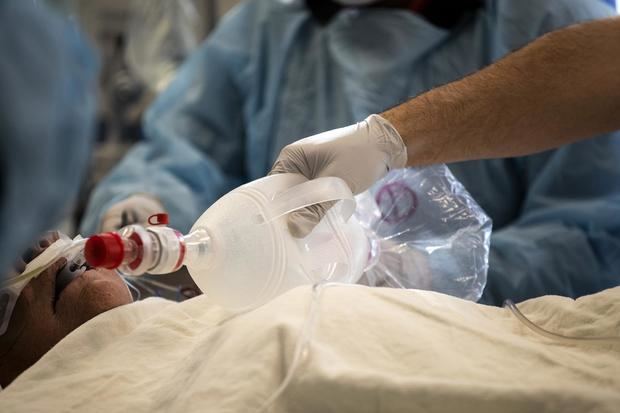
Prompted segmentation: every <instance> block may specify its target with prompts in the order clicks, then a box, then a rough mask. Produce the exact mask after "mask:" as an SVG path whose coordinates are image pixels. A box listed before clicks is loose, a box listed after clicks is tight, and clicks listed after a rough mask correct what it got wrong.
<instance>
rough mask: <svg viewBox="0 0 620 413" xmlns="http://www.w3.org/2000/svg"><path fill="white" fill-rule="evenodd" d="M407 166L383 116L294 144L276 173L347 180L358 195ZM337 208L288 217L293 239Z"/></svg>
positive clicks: (397, 138) (309, 210)
mask: <svg viewBox="0 0 620 413" xmlns="http://www.w3.org/2000/svg"><path fill="white" fill-rule="evenodd" d="M406 164H407V148H406V147H405V144H404V143H403V140H402V138H401V137H400V135H399V133H398V132H397V131H396V129H395V128H394V127H393V126H392V125H391V124H390V123H389V122H388V121H387V120H385V119H383V118H382V117H381V116H379V115H370V116H369V117H368V118H366V119H365V120H364V121H362V122H359V123H357V124H355V125H351V126H347V127H345V128H340V129H334V130H331V131H327V132H323V133H320V134H318V135H314V136H310V137H308V138H305V139H301V140H299V141H297V142H294V143H292V144H290V145H288V146H286V147H285V148H284V149H282V152H280V155H279V156H278V159H277V160H276V162H275V164H274V165H273V168H272V169H271V172H270V173H269V174H270V175H271V174H276V173H298V174H302V175H304V176H305V177H306V178H308V179H315V178H319V177H325V176H335V177H338V178H342V179H343V180H344V181H345V182H346V183H347V184H348V185H349V187H350V188H351V191H352V192H353V193H354V194H359V193H360V192H363V191H365V190H366V189H368V188H369V187H370V186H372V184H374V183H375V182H376V181H377V180H379V179H381V178H382V177H383V176H384V175H385V174H386V173H387V172H388V171H390V170H392V169H398V168H404V167H405V166H406ZM332 204H333V203H331V202H329V203H324V204H319V205H312V206H309V207H307V208H304V209H302V210H299V211H295V212H293V213H291V214H290V215H289V218H288V219H289V221H288V224H289V225H288V226H289V230H290V231H291V234H293V236H295V237H298V238H303V237H305V236H306V235H308V234H309V233H310V232H311V231H312V229H313V228H314V227H315V226H316V224H318V223H319V221H320V220H321V218H322V217H323V215H325V212H326V211H327V209H328V208H329V207H331V205H332Z"/></svg>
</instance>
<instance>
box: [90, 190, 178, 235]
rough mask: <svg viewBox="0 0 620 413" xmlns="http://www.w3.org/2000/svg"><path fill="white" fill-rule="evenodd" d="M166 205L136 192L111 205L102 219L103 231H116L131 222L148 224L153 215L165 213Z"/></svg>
mask: <svg viewBox="0 0 620 413" xmlns="http://www.w3.org/2000/svg"><path fill="white" fill-rule="evenodd" d="M165 212H166V210H165V209H164V206H163V205H162V204H161V202H159V200H157V199H156V198H154V197H152V196H150V195H146V194H136V195H132V196H130V197H129V198H126V199H124V200H122V201H120V202H118V203H116V204H114V205H112V207H110V209H108V210H107V211H106V212H105V213H104V214H103V218H102V219H101V231H102V232H108V231H116V230H117V229H119V228H122V227H124V226H127V225H131V224H141V225H148V219H149V217H150V216H151V215H154V214H159V213H165Z"/></svg>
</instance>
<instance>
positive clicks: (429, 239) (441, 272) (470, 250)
mask: <svg viewBox="0 0 620 413" xmlns="http://www.w3.org/2000/svg"><path fill="white" fill-rule="evenodd" d="M356 201H357V209H356V212H355V217H356V218H357V220H358V221H359V222H360V224H361V225H362V226H363V227H364V229H365V231H366V233H367V236H368V238H369V240H370V242H371V253H370V255H371V257H370V264H369V265H368V266H367V268H366V270H365V272H364V275H363V276H362V279H361V280H360V283H362V284H366V285H370V286H379V287H380V286H385V287H394V288H415V289H423V290H432V291H437V292H441V293H445V294H450V295H453V296H456V297H461V298H465V299H468V300H473V301H477V300H478V299H479V298H480V296H481V295H482V291H483V290H484V286H485V284H486V277H487V269H488V256H489V243H490V235H491V227H492V223H491V219H490V218H489V217H488V216H487V215H486V214H485V212H484V211H483V210H482V208H480V206H479V205H478V204H477V203H476V201H474V199H473V198H472V197H471V195H470V194H469V193H468V192H467V190H466V189H465V188H464V187H463V185H462V184H461V183H460V182H459V181H457V180H456V178H455V177H454V176H453V175H452V173H451V172H450V170H449V169H448V167H447V166H445V165H435V166H430V167H425V168H420V169H416V168H408V169H399V170H395V171H392V172H390V173H389V174H388V175H387V176H386V177H385V178H383V179H382V180H381V181H379V182H377V183H376V184H375V185H374V186H373V187H372V188H371V189H370V190H369V191H366V192H364V193H363V194H360V195H358V196H357V197H356Z"/></svg>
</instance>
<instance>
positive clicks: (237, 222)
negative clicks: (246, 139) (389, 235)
mask: <svg viewBox="0 0 620 413" xmlns="http://www.w3.org/2000/svg"><path fill="white" fill-rule="evenodd" d="M326 201H342V202H339V203H337V204H336V205H335V206H334V207H333V208H331V209H330V211H329V212H328V213H327V214H326V217H325V218H324V219H323V220H322V221H321V223H320V224H319V225H318V226H317V227H316V228H315V230H314V231H313V232H312V233H311V234H310V235H309V236H307V237H306V238H304V239H298V238H295V237H293V236H292V235H291V234H290V233H289V231H288V226H287V220H286V215H287V214H288V213H289V212H292V211H295V210H298V209H300V208H303V207H306V206H308V205H314V204H318V203H321V202H326ZM354 209H355V202H354V201H353V197H352V195H351V191H350V190H349V188H348V187H347V185H346V184H345V183H344V181H342V180H340V179H338V178H331V177H330V178H320V179H315V180H312V181H307V180H306V179H305V178H304V177H303V176H301V175H296V174H279V175H272V176H269V177H265V178H262V179H259V180H257V181H254V182H251V183H249V184H246V185H243V186H241V187H239V188H237V189H236V190H234V191H232V192H230V193H229V194H227V195H225V196H224V197H222V198H221V199H220V200H219V201H217V202H216V203H215V204H214V205H213V206H212V207H211V208H209V209H208V210H207V211H206V212H205V213H204V214H203V215H202V216H201V217H200V218H199V219H198V221H197V222H196V223H195V224H194V226H193V228H192V230H191V231H190V233H189V234H187V235H185V236H183V235H181V234H180V233H179V232H178V231H175V230H174V229H172V228H169V227H165V226H152V227H149V228H143V227H141V226H138V225H130V226H128V227H125V228H123V229H121V231H120V232H118V233H116V232H108V233H104V234H100V235H95V236H93V237H91V238H90V239H89V240H88V242H87V244H86V248H85V255H86V258H87V260H88V262H89V263H90V264H91V265H93V266H97V267H100V266H101V267H105V268H109V269H116V268H118V269H119V270H120V271H121V272H122V273H123V274H126V275H140V274H144V273H146V272H149V273H151V274H167V273H170V272H173V271H175V270H177V269H179V268H180V267H181V265H183V264H185V265H186V266H187V269H188V271H189V272H190V274H191V275H192V277H193V279H194V281H195V282H196V284H197V285H198V286H199V287H200V288H201V289H202V290H203V291H206V292H208V293H209V294H210V295H211V296H212V297H213V299H214V300H215V301H216V302H218V303H220V304H221V305H223V306H226V307H228V308H233V309H236V310H240V311H242V310H245V309H250V308H253V307H256V306H258V305H261V304H263V303H265V302H267V301H269V300H270V299H272V298H274V297H275V296H277V295H279V294H281V293H282V292H284V291H287V290H289V289H291V288H293V287H296V286H299V285H304V284H314V283H316V282H320V281H338V282H344V283H355V282H357V281H358V280H359V278H360V276H361V274H362V272H363V270H364V268H365V266H366V264H367V257H368V251H369V243H368V240H367V238H366V235H365V233H364V231H363V229H362V228H361V226H360V225H359V224H358V223H357V221H356V220H354V219H349V217H350V216H351V215H352V213H353V211H354ZM164 223H165V222H164Z"/></svg>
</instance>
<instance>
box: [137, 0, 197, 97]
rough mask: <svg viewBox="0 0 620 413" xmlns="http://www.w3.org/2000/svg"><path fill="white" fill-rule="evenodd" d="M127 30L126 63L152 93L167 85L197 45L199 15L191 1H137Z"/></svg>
mask: <svg viewBox="0 0 620 413" xmlns="http://www.w3.org/2000/svg"><path fill="white" fill-rule="evenodd" d="M133 9H134V13H133V16H134V17H133V19H132V21H131V23H130V25H129V28H128V31H127V51H126V58H127V63H128V64H129V67H130V69H131V71H132V72H133V73H135V74H136V75H137V76H138V77H139V78H140V79H141V80H142V81H143V82H144V83H145V84H146V85H148V86H149V87H150V88H151V89H152V90H153V91H155V92H160V91H162V90H163V89H165V88H166V86H168V84H169V83H170V81H171V80H172V78H173V76H174V74H175V72H176V69H177V67H178V66H179V65H180V64H181V62H183V60H184V59H185V58H186V57H187V56H188V55H189V54H190V52H191V51H192V50H193V49H194V48H195V47H196V46H197V45H198V41H199V32H200V19H199V16H200V15H199V13H198V11H197V9H196V7H195V4H194V1H192V0H176V1H168V0H134V5H133Z"/></svg>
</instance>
